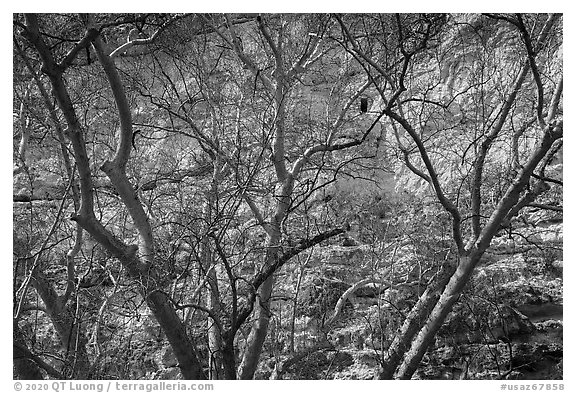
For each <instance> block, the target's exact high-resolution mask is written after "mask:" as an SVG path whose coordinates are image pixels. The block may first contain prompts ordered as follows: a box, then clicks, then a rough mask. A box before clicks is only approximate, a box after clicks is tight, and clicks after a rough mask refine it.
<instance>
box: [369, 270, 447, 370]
mask: <svg viewBox="0 0 576 393" xmlns="http://www.w3.org/2000/svg"><path fill="white" fill-rule="evenodd" d="M455 270H456V265H455V263H447V264H445V265H444V266H443V267H442V269H441V270H440V272H439V273H438V276H437V277H436V278H435V279H434V282H432V283H431V284H430V285H429V286H428V287H427V288H426V290H425V291H424V293H422V295H420V298H419V299H418V302H416V304H415V305H414V307H412V309H411V310H410V312H409V313H408V315H407V316H406V319H405V320H404V323H403V324H402V327H401V328H400V331H399V332H398V334H397V335H396V336H395V337H394V340H393V341H392V343H391V344H390V346H389V347H388V350H387V351H386V354H385V357H384V362H383V366H382V368H381V369H380V371H379V373H378V375H377V378H378V379H392V378H393V377H394V372H395V371H396V368H397V367H398V365H399V364H400V362H401V361H402V357H403V355H404V354H405V353H406V352H407V351H408V350H409V349H410V345H411V343H412V340H413V339H414V336H415V335H416V334H417V333H418V331H419V330H420V329H421V328H422V326H423V324H424V322H425V321H426V318H427V317H428V315H429V314H430V312H431V311H432V309H433V307H434V306H435V305H436V303H437V302H438V299H439V298H440V295H441V293H442V291H443V290H444V288H445V287H446V285H447V283H448V281H449V280H450V277H451V276H452V275H453V274H454V272H455Z"/></svg>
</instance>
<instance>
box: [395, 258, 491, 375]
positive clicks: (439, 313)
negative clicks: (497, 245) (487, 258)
mask: <svg viewBox="0 0 576 393" xmlns="http://www.w3.org/2000/svg"><path fill="white" fill-rule="evenodd" d="M482 254H483V252H476V253H474V254H473V255H472V256H470V257H461V258H460V264H459V265H458V268H457V269H456V272H455V273H454V275H453V276H452V277H451V278H450V281H449V282H448V285H446V288H445V289H444V292H442V295H441V296H440V299H438V302H437V303H436V306H435V307H434V309H433V310H432V312H431V313H430V316H429V317H428V319H427V320H426V323H425V324H424V326H423V327H422V329H421V330H420V332H419V333H418V335H417V336H416V338H415V339H414V341H413V342H412V346H411V348H410V350H409V351H408V352H407V353H406V355H405V356H404V361H403V362H402V364H401V365H400V367H399V369H398V372H397V373H396V377H397V378H398V379H410V378H412V375H413V374H414V372H415V371H416V369H417V368H418V365H419V364H420V361H421V360H422V357H423V356H424V353H426V350H427V349H428V346H429V345H430V343H431V342H432V340H433V339H434V336H435V335H436V333H437V332H438V329H440V327H441V326H442V324H443V323H444V320H445V319H446V317H447V316H448V314H449V313H450V311H452V308H453V307H454V304H455V303H456V301H457V300H458V297H459V296H460V294H461V293H462V291H463V290H464V287H465V286H466V284H467V283H468V280H469V279H470V276H471V275H472V272H473V271H474V268H475V267H476V264H477V263H478V262H479V261H480V258H481V256H482Z"/></svg>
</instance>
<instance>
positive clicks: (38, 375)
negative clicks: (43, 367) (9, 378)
mask: <svg viewBox="0 0 576 393" xmlns="http://www.w3.org/2000/svg"><path fill="white" fill-rule="evenodd" d="M12 334H13V351H14V352H13V358H14V374H15V377H16V378H18V379H29V380H38V379H44V377H43V376H42V372H41V371H40V367H38V365H37V364H36V362H35V361H34V360H32V359H31V358H30V354H31V353H30V350H29V349H28V345H27V344H26V340H24V335H23V334H22V331H21V330H20V327H19V326H18V322H16V321H14V323H13V331H12Z"/></svg>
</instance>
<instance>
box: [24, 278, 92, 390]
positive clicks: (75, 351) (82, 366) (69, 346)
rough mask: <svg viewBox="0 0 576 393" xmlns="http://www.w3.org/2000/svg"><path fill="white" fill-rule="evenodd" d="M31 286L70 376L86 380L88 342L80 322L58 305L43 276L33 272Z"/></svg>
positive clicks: (66, 307)
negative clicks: (52, 331) (56, 340)
mask: <svg viewBox="0 0 576 393" xmlns="http://www.w3.org/2000/svg"><path fill="white" fill-rule="evenodd" d="M32 286H33V287H34V289H36V292H37V293H38V295H39V296H40V298H41V299H42V302H43V303H44V305H45V307H46V314H47V315H48V317H49V318H50V321H51V322H52V325H53V326H54V329H55V330H56V333H57V334H58V338H59V339H60V343H61V347H62V350H63V351H64V352H65V359H66V363H67V365H68V367H69V368H70V370H71V371H70V376H71V377H72V378H77V379H87V377H88V373H89V370H90V362H89V360H88V352H87V350H86V344H87V343H88V340H87V339H86V337H85V336H84V334H83V332H82V331H81V329H80V321H79V320H77V319H76V315H75V313H74V311H73V310H71V309H70V305H62V304H60V299H59V297H58V294H57V293H56V291H55V290H54V288H53V287H52V285H51V284H50V283H49V282H48V280H46V279H45V278H44V276H43V275H42V274H41V273H39V272H35V273H34V275H33V277H32Z"/></svg>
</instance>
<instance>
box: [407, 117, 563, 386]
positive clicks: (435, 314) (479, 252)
mask: <svg viewBox="0 0 576 393" xmlns="http://www.w3.org/2000/svg"><path fill="white" fill-rule="evenodd" d="M543 133H544V135H543V137H542V140H541V141H540V143H539V145H538V147H537V149H536V150H535V151H534V152H533V153H532V155H531V156H530V158H529V159H528V161H527V162H526V163H525V165H524V167H523V168H522V170H521V171H520V172H519V173H518V176H517V177H516V179H515V180H514V181H513V182H512V183H511V184H510V186H509V187H508V189H507V191H506V193H505V194H504V196H503V197H502V199H501V200H500V202H499V203H498V205H497V206H496V208H495V209H494V212H493V213H492V215H491V216H490V218H489V219H488V221H487V223H486V225H485V226H484V228H483V229H482V231H481V232H480V235H479V236H478V238H477V239H476V241H475V242H474V244H473V245H472V246H471V249H470V250H468V251H466V253H465V254H464V255H461V256H460V260H459V264H458V267H457V269H456V272H455V273H454V275H452V277H451V278H450V281H449V282H448V285H446V288H445V289H444V292H443V293H442V295H441V296H440V299H439V300H438V302H437V303H436V305H435V307H434V309H433V310H432V312H431V313H430V315H429V316H428V318H427V320H426V323H425V324H424V325H423V327H422V329H420V332H419V333H418V335H417V336H416V338H415V339H414V341H413V342H412V346H411V348H410V350H409V351H408V352H407V353H406V354H405V355H404V361H403V362H402V364H401V365H400V367H399V368H398V371H397V372H396V377H397V378H399V379H410V378H412V375H413V374H414V372H415V371H416V369H417V368H418V365H419V364H420V361H421V360H422V357H423V356H424V354H425V353H426V350H427V349H428V346H429V345H430V343H431V342H432V340H433V339H434V336H435V335H436V333H437V332H438V329H440V327H441V326H442V324H443V323H444V320H445V319H446V317H447V316H448V314H449V313H450V311H451V310H452V308H453V306H454V304H455V303H456V301H457V300H458V297H459V296H460V294H461V293H462V291H463V290H464V287H465V286H466V284H467V283H468V281H469V280H470V277H471V276H472V274H473V272H474V269H475V268H476V266H477V265H478V263H479V262H480V260H481V258H482V256H483V255H484V252H485V251H486V250H487V249H488V247H489V246H490V242H491V241H492V239H493V238H494V236H495V235H496V233H497V232H498V231H499V230H500V228H501V226H502V224H503V223H504V222H505V221H507V220H510V219H511V215H512V216H513V215H516V214H517V213H518V212H519V211H520V209H521V208H522V207H523V206H524V205H525V204H526V203H527V202H528V201H529V200H531V199H533V198H535V197H536V196H537V193H538V192H543V191H544V190H545V189H546V188H539V189H536V190H529V191H527V192H526V193H525V195H524V197H523V198H522V199H520V195H521V194H522V193H523V192H524V191H525V190H526V188H527V186H528V184H529V183H530V177H531V176H532V174H533V173H534V171H535V170H536V168H537V167H538V165H539V164H540V162H541V161H542V159H543V158H544V157H546V155H547V154H548V151H549V150H550V149H551V147H552V145H553V144H554V142H555V141H556V140H557V139H559V138H561V137H562V135H563V122H562V121H558V122H556V121H552V122H550V124H549V125H547V126H546V127H545V129H544V130H543Z"/></svg>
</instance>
